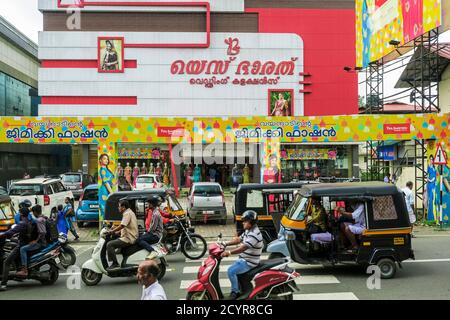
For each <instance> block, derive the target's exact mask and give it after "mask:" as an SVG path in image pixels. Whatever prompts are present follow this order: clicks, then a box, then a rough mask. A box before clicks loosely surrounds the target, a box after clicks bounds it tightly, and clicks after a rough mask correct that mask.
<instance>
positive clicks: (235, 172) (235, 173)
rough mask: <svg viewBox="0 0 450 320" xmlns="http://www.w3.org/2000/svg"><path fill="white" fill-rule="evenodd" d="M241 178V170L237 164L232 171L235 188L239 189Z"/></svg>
mask: <svg viewBox="0 0 450 320" xmlns="http://www.w3.org/2000/svg"><path fill="white" fill-rule="evenodd" d="M239 176H240V172H239V168H238V165H237V163H235V164H234V167H233V170H232V171H231V177H232V179H233V186H234V187H237V186H238V185H239Z"/></svg>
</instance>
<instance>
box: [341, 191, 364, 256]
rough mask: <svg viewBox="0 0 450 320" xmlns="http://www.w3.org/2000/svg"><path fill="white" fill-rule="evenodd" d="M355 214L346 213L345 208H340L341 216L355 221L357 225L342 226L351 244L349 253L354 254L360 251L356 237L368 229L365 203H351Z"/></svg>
mask: <svg viewBox="0 0 450 320" xmlns="http://www.w3.org/2000/svg"><path fill="white" fill-rule="evenodd" d="M350 206H351V208H352V210H353V212H346V211H345V209H344V208H339V213H340V214H341V216H344V217H346V218H350V219H353V220H354V221H355V223H350V222H344V223H342V224H341V231H342V233H343V234H344V235H345V237H346V238H347V239H348V240H349V241H350V243H351V249H350V250H349V251H351V252H354V251H357V250H358V249H359V246H358V242H357V241H356V235H360V234H362V233H363V231H364V230H365V229H366V217H365V206H364V202H362V201H358V200H357V199H355V200H351V201H350Z"/></svg>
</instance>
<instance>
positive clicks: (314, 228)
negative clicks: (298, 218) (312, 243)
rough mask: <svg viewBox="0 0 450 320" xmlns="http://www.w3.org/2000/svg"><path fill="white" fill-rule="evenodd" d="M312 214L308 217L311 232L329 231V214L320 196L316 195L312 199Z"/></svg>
mask: <svg viewBox="0 0 450 320" xmlns="http://www.w3.org/2000/svg"><path fill="white" fill-rule="evenodd" d="M310 212H311V214H310V215H308V218H307V222H306V224H307V226H308V232H309V233H322V232H326V231H327V214H326V212H325V208H324V207H323V205H322V202H321V201H320V198H318V197H315V198H312V200H311V211H310Z"/></svg>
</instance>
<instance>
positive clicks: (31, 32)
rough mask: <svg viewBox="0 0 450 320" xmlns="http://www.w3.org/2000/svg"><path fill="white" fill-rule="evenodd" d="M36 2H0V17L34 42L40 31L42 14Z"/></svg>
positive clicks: (27, 0)
mask: <svg viewBox="0 0 450 320" xmlns="http://www.w3.org/2000/svg"><path fill="white" fill-rule="evenodd" d="M37 8H38V1H37V0H0V15H1V16H3V18H5V19H6V20H8V21H9V22H10V23H11V24H13V25H14V26H15V27H16V28H17V29H19V30H20V31H21V32H22V33H24V34H25V35H26V36H27V37H28V38H30V39H31V40H33V41H34V42H36V43H37V42H38V31H42V14H41V13H40V12H39V11H38V9H37Z"/></svg>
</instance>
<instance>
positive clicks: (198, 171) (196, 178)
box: [194, 164, 202, 182]
mask: <svg viewBox="0 0 450 320" xmlns="http://www.w3.org/2000/svg"><path fill="white" fill-rule="evenodd" d="M201 177H202V169H201V168H200V167H199V166H198V164H196V165H195V169H194V182H200V180H201Z"/></svg>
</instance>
